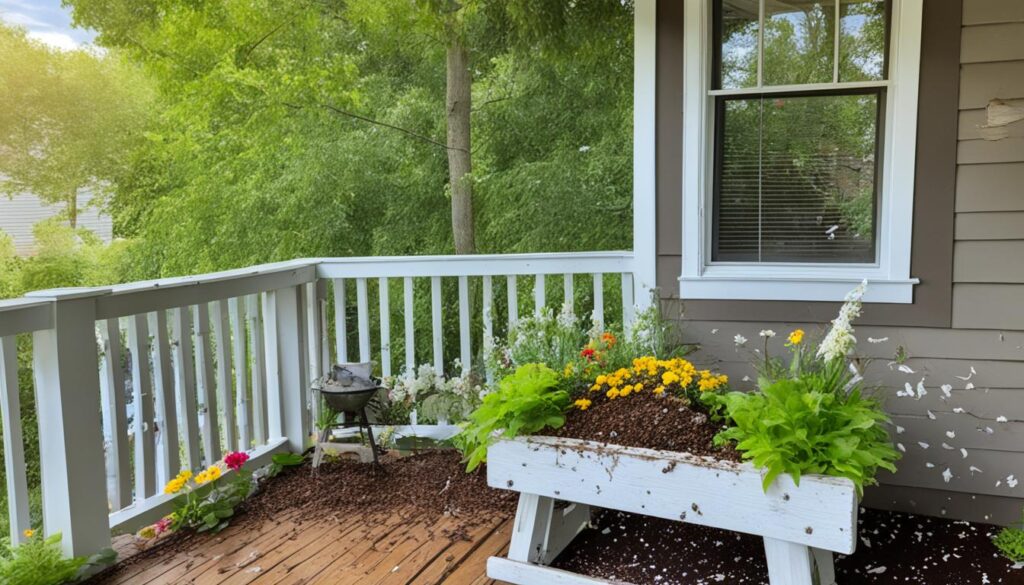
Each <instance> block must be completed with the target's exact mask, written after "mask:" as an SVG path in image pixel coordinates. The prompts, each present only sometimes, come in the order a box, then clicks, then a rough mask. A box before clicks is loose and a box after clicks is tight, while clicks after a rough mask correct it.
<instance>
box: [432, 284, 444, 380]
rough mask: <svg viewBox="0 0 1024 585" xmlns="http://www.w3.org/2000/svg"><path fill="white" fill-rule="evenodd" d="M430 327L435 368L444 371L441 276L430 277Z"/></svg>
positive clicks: (440, 371)
mask: <svg viewBox="0 0 1024 585" xmlns="http://www.w3.org/2000/svg"><path fill="white" fill-rule="evenodd" d="M430 316H431V319H430V327H431V332H432V334H433V337H434V369H435V370H436V371H437V373H438V374H440V373H442V372H444V341H443V340H444V335H443V331H442V329H441V318H442V315H441V277H440V276H431V277H430Z"/></svg>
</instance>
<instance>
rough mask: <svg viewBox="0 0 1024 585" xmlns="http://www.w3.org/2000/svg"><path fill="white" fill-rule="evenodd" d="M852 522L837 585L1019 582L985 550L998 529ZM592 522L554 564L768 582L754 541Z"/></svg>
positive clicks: (629, 518)
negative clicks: (849, 551) (854, 542)
mask: <svg viewBox="0 0 1024 585" xmlns="http://www.w3.org/2000/svg"><path fill="white" fill-rule="evenodd" d="M859 524H860V529H859V535H860V542H859V543H858V547H857V552H856V553H855V554H853V555H850V556H845V557H844V556H842V555H837V558H836V581H837V582H839V583H842V584H843V585H860V584H865V585H867V584H876V583H904V584H906V583H912V584H916V585H940V584H941V585H976V584H982V583H991V584H998V583H1004V584H1017V585H1020V584H1024V568H1014V564H1013V563H1012V562H1010V561H1008V560H1006V559H1004V558H1003V557H1001V556H999V554H998V552H997V551H996V549H995V547H994V546H992V543H991V539H992V537H993V536H994V535H995V534H996V532H997V531H998V530H999V528H998V527H995V526H989V525H986V524H970V523H967V522H956V521H950V520H942V519H938V518H928V517H924V516H912V515H908V514H899V513H894V512H883V511H878V510H863V509H862V510H861V515H860V521H859ZM595 525H596V528H594V529H588V530H586V531H584V532H583V533H582V534H581V535H580V536H579V537H577V538H576V540H575V541H573V543H572V544H571V545H570V546H569V547H568V548H567V549H566V550H565V551H564V552H563V553H562V554H561V555H560V556H559V557H558V559H556V561H555V563H554V566H556V567H558V568H561V569H565V570H568V571H572V572H575V573H580V574H583V575H589V576H592V577H599V578H604V579H610V580H620V581H625V582H628V583H636V584H647V583H653V584H658V585H674V584H678V585H712V584H716V583H729V584H732V583H742V584H746V585H767V584H768V569H767V566H766V565H765V557H764V547H763V544H762V541H761V539H760V538H758V537H755V536H749V535H745V534H737V533H733V532H726V531H722V530H717V529H713V528H706V527H702V526H694V525H692V524H683V523H680V522H674V521H670V520H661V519H657V518H650V517H646V516H639V515H634V514H625V513H622V512H616V511H601V512H598V513H597V514H596V515H595Z"/></svg>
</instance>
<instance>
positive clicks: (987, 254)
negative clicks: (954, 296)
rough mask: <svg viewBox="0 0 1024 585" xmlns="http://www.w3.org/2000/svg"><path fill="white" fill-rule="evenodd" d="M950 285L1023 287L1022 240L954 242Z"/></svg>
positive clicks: (1023, 240)
mask: <svg viewBox="0 0 1024 585" xmlns="http://www.w3.org/2000/svg"><path fill="white" fill-rule="evenodd" d="M953 282H980V283H1018V284H1019V283H1024V239H1022V240H1001V241H992V242H957V243H956V246H954V248H953ZM1022 303H1024V299H1022ZM1022 306H1024V305H1018V307H1017V308H1018V309H1022ZM1007 308H1008V309H1010V307H1007ZM1022 310H1024V309H1022Z"/></svg>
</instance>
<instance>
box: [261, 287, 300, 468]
mask: <svg viewBox="0 0 1024 585" xmlns="http://www.w3.org/2000/svg"><path fill="white" fill-rule="evenodd" d="M303 304H304V302H303V295H302V289H301V286H292V287H288V288H282V289H278V290H273V291H269V292H267V293H265V294H264V304H263V323H264V326H265V336H266V343H267V421H268V432H269V434H270V436H271V437H284V438H286V439H288V448H289V449H290V450H291V451H292V452H295V453H301V452H302V450H303V449H304V448H305V443H306V440H307V439H308V437H309V416H308V415H309V411H308V409H307V406H308V404H309V403H308V401H307V398H308V396H309V394H308V392H309V388H308V380H306V378H307V369H306V364H305V363H304V362H305V356H304V354H303V352H304V347H303V345H304V341H303V337H304V336H305V328H304V327H303V311H302V305H303Z"/></svg>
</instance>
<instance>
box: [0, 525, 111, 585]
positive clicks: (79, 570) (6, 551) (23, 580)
mask: <svg viewBox="0 0 1024 585" xmlns="http://www.w3.org/2000/svg"><path fill="white" fill-rule="evenodd" d="M60 541H61V534H60V533H59V532H58V533H55V534H53V535H51V536H49V537H46V538H44V537H43V536H42V534H41V533H38V532H37V533H36V534H34V535H33V536H31V537H30V538H29V539H28V540H26V541H25V542H24V543H22V544H20V545H18V546H10V545H9V544H8V542H7V539H6V538H5V539H4V542H3V544H2V546H0V583H17V584H18V585H61V584H62V583H69V582H72V581H77V580H78V579H79V578H80V577H82V575H83V573H84V570H85V569H87V568H89V567H92V566H99V565H105V564H109V563H110V562H113V560H114V558H115V557H116V556H117V555H116V554H115V553H114V551H112V550H109V549H108V550H106V551H103V552H102V553H100V554H97V555H95V556H94V557H92V558H88V559H87V558H85V557H74V558H65V557H64V553H63V551H62V550H61V547H60Z"/></svg>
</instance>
